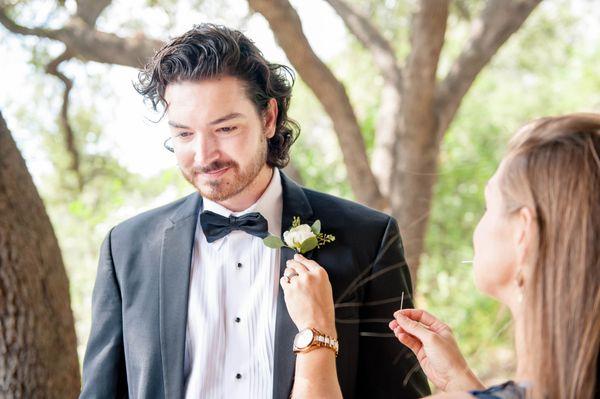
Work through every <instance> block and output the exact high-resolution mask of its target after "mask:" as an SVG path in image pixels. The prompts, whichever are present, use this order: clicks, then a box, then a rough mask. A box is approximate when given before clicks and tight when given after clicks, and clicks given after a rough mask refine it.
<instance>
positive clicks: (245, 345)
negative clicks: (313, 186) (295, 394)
mask: <svg viewBox="0 0 600 399" xmlns="http://www.w3.org/2000/svg"><path fill="white" fill-rule="evenodd" d="M273 171H274V173H273V177H272V178H271V182H270V183H269V185H268V187H267V189H266V190H265V192H264V193H263V194H262V196H261V197H260V198H259V200H258V201H257V202H256V203H254V205H252V206H250V207H249V208H248V209H246V210H244V211H242V212H231V211H230V210H228V209H226V208H224V207H223V206H221V205H219V204H217V203H215V202H213V201H210V200H208V199H206V198H204V200H203V210H210V211H212V212H215V213H218V214H220V215H222V216H226V217H228V216H229V215H231V214H233V215H234V216H240V215H243V214H246V213H249V212H259V213H260V214H262V215H263V216H264V217H265V219H267V221H268V223H269V233H271V234H274V235H276V236H280V235H281V214H282V209H283V202H282V187H281V177H280V175H279V170H278V169H277V168H274V169H273ZM198 220H199V218H198ZM279 259H280V250H278V249H277V250H275V249H271V248H268V247H267V246H265V245H264V244H263V242H262V239H260V238H258V237H255V236H252V235H250V234H247V233H245V232H243V231H240V230H235V231H233V232H231V233H230V234H229V235H227V236H225V237H223V238H221V239H219V240H217V241H215V242H213V243H210V244H209V243H208V242H207V241H206V237H205V236H204V232H203V231H202V227H201V226H200V223H199V222H198V223H197V224H196V235H195V240H194V250H193V254H192V264H191V271H190V290H189V301H188V319H187V331H186V345H185V346H186V350H185V365H184V370H185V397H186V399H191V398H193V399H199V398H207V399H208V398H227V399H235V398H244V399H247V398H270V397H271V396H272V393H273V346H274V340H275V316H276V309H277V293H278V290H279Z"/></svg>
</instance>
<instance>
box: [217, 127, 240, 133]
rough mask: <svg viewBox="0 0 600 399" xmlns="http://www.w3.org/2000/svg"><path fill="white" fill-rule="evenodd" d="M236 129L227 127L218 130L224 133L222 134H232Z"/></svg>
mask: <svg viewBox="0 0 600 399" xmlns="http://www.w3.org/2000/svg"><path fill="white" fill-rule="evenodd" d="M236 129H237V126H226V127H222V128H219V129H217V131H218V132H222V133H231V132H233V131H234V130H236Z"/></svg>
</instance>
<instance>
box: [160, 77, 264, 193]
mask: <svg viewBox="0 0 600 399" xmlns="http://www.w3.org/2000/svg"><path fill="white" fill-rule="evenodd" d="M165 99H166V100H167V104H168V107H167V118H168V123H169V126H170V130H171V136H172V137H173V147H174V150H175V156H176V157H177V162H178V164H179V168H180V169H181V171H182V173H183V175H184V177H185V178H186V179H187V180H188V181H189V182H190V183H191V184H192V185H193V186H194V187H196V189H197V190H198V191H199V192H200V194H201V195H202V196H203V197H205V198H208V199H210V200H213V201H217V202H220V201H225V200H227V199H229V198H231V197H233V196H235V195H237V194H239V193H241V192H242V191H243V190H244V189H246V188H247V187H248V186H249V185H250V184H251V183H252V182H253V181H254V179H255V178H256V177H257V176H258V175H259V173H260V171H261V170H262V169H263V168H264V167H266V160H267V151H268V146H267V139H268V138H271V137H273V134H274V130H275V129H274V126H273V124H272V123H269V120H268V119H272V118H269V117H270V116H272V115H271V113H270V112H267V114H268V115H267V116H266V117H265V118H263V117H262V116H261V115H259V114H258V112H257V111H256V108H255V106H254V104H253V103H252V102H251V101H250V100H249V99H248V97H247V95H246V92H245V88H244V86H243V84H242V82H241V81H240V80H238V79H236V78H234V77H230V76H225V77H220V78H215V79H212V80H204V81H182V82H177V83H171V84H169V85H168V86H167V89H166V91H165ZM275 112H276V111H275Z"/></svg>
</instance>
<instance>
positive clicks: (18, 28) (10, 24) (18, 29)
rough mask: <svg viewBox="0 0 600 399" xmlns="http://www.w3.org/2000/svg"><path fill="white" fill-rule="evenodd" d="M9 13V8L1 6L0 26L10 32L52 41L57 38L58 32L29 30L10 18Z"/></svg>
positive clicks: (42, 29) (37, 29) (52, 30)
mask: <svg viewBox="0 0 600 399" xmlns="http://www.w3.org/2000/svg"><path fill="white" fill-rule="evenodd" d="M7 11H8V8H7V7H5V6H0V24H2V25H4V27H5V28H6V29H8V30H9V31H11V32H13V33H18V34H20V35H29V36H38V37H45V38H50V39H54V38H55V36H54V35H55V34H56V30H54V29H44V28H28V27H25V26H22V25H19V24H17V23H16V22H15V21H13V20H12V19H11V18H10V17H9V16H8V14H7Z"/></svg>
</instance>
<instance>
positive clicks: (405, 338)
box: [389, 320, 423, 355]
mask: <svg viewBox="0 0 600 399" xmlns="http://www.w3.org/2000/svg"><path fill="white" fill-rule="evenodd" d="M389 327H390V329H391V330H392V331H393V332H394V335H395V336H396V338H398V341H400V342H401V343H402V344H404V345H405V346H407V347H408V349H410V350H411V351H413V352H414V354H415V355H418V354H419V351H420V350H421V348H423V344H422V343H421V341H419V340H418V339H417V338H415V337H414V336H412V335H410V334H408V333H407V332H406V331H405V330H404V329H403V328H402V327H401V326H400V324H398V322H397V321H396V320H392V321H390V323H389Z"/></svg>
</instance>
